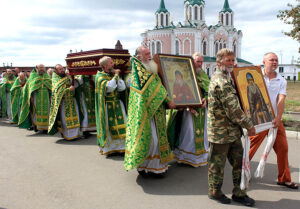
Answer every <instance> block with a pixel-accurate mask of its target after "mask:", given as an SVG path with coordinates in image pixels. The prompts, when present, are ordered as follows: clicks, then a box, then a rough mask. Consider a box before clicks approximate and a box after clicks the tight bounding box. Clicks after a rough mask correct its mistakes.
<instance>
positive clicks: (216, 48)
mask: <svg viewBox="0 0 300 209" xmlns="http://www.w3.org/2000/svg"><path fill="white" fill-rule="evenodd" d="M218 46H219V44H218V43H217V42H216V44H215V55H217V53H218V51H219V49H218Z"/></svg>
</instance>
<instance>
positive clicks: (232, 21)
mask: <svg viewBox="0 0 300 209" xmlns="http://www.w3.org/2000/svg"><path fill="white" fill-rule="evenodd" d="M231 26H233V14H231Z"/></svg>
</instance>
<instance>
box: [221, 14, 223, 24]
mask: <svg viewBox="0 0 300 209" xmlns="http://www.w3.org/2000/svg"><path fill="white" fill-rule="evenodd" d="M220 16H221V23H222V24H224V20H223V14H220Z"/></svg>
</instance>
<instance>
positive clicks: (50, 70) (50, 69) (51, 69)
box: [47, 68, 54, 78]
mask: <svg viewBox="0 0 300 209" xmlns="http://www.w3.org/2000/svg"><path fill="white" fill-rule="evenodd" d="M53 72H54V69H53V68H48V70H47V73H48V75H49V76H50V77H51V78H52V74H53Z"/></svg>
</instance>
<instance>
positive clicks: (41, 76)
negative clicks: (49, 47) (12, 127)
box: [18, 64, 51, 132]
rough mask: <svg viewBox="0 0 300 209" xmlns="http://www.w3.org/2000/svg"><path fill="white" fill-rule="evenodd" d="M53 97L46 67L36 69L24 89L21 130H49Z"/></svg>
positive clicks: (20, 120)
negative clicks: (51, 99) (51, 97)
mask: <svg viewBox="0 0 300 209" xmlns="http://www.w3.org/2000/svg"><path fill="white" fill-rule="evenodd" d="M50 95H51V79H50V76H49V75H48V74H47V73H46V69H45V66H44V65H43V64H39V65H37V66H36V68H34V69H33V70H32V72H31V74H30V77H29V79H28V80H27V82H26V84H25V86H24V89H23V99H22V104H21V111H20V115H19V121H18V125H19V127H20V128H27V129H32V128H33V129H34V130H35V131H36V132H37V131H44V132H46V131H47V130H48V123H49V110H50Z"/></svg>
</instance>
